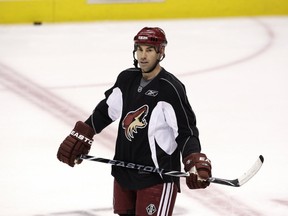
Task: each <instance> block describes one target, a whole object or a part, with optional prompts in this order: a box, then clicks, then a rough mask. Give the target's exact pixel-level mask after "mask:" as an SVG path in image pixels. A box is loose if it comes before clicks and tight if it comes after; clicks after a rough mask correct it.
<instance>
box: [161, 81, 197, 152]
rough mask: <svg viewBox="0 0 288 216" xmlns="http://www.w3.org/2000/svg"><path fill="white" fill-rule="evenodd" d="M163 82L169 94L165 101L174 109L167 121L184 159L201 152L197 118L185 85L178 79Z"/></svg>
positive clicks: (166, 95)
mask: <svg viewBox="0 0 288 216" xmlns="http://www.w3.org/2000/svg"><path fill="white" fill-rule="evenodd" d="M162 81H164V82H165V83H166V84H165V89H166V91H167V93H166V94H165V101H167V102H168V103H169V104H170V105H171V106H172V108H173V115H169V116H167V120H166V121H167V124H168V125H170V126H171V128H172V130H173V132H174V134H175V140H176V142H177V145H178V149H179V150H180V152H181V153H182V157H183V158H184V157H186V156H187V155H189V154H191V153H194V152H200V151H201V145H200V141H199V131H198V128H197V126H196V116H195V114H194V112H193V110H192V108H191V106H190V103H189V101H188V98H187V95H186V90H185V87H184V85H183V84H182V83H181V82H180V81H178V80H177V79H176V78H175V79H170V80H169V79H162ZM168 112H169V111H167V113H168ZM170 112H171V110H170ZM164 113H165V112H164ZM171 116H174V118H175V119H171ZM175 122H176V124H175Z"/></svg>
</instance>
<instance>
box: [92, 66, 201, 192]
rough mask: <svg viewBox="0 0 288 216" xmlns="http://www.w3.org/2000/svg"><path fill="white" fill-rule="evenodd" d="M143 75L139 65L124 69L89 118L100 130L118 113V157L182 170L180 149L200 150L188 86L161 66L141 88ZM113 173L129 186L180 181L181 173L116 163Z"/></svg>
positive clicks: (118, 158) (130, 187)
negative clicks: (159, 70)
mask: <svg viewBox="0 0 288 216" xmlns="http://www.w3.org/2000/svg"><path fill="white" fill-rule="evenodd" d="M141 78H142V74H141V71H140V69H136V68H131V69H127V70H125V71H123V72H121V73H120V74H119V76H118V78H117V81H116V83H115V84H114V86H113V87H112V88H110V89H109V90H108V91H106V92H105V99H104V100H102V101H101V102H100V103H99V104H98V105H97V106H96V108H95V110H94V112H93V114H92V115H91V116H90V117H89V119H88V120H87V121H86V123H87V124H89V125H90V126H92V127H93V128H94V130H95V131H96V132H97V133H100V132H101V130H102V129H104V128H105V127H106V126H107V125H109V124H110V123H111V122H113V121H115V120H117V119H119V118H120V121H119V127H118V135H117V140H116V148H115V156H114V159H115V160H122V161H126V162H131V163H135V164H143V165H148V166H155V167H157V168H162V169H165V170H179V171H180V169H181V163H180V162H181V154H182V157H183V158H184V157H185V156H187V155H188V154H190V153H193V152H200V150H201V147H200V142H199V139H198V129H197V127H196V118H195V115H194V112H193V111H192V108H191V106H190V104H189V102H188V99H187V96H186V91H185V87H184V85H183V84H182V83H181V82H180V81H179V80H178V79H177V78H176V77H175V76H174V75H172V74H171V73H169V72H167V71H166V70H165V69H163V68H162V70H161V72H160V73H159V74H158V75H157V76H156V77H155V78H154V79H153V80H152V81H151V82H150V83H149V84H148V85H146V86H145V87H143V89H142V87H141V88H140V89H139V85H140V81H141ZM112 175H113V176H114V177H115V179H116V180H117V181H118V182H119V183H120V184H121V185H122V186H123V187H125V188H128V189H131V190H137V189H141V188H145V187H149V186H152V185H155V184H158V183H163V182H175V183H177V184H178V185H179V178H175V177H170V176H164V175H163V176H161V175H159V174H156V173H146V172H140V171H138V170H132V169H127V168H123V167H118V166H112Z"/></svg>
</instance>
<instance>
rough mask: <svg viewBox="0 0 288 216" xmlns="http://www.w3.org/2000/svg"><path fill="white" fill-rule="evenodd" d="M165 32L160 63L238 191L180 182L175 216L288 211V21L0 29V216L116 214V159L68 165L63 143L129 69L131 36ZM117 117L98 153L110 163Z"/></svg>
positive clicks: (218, 171) (218, 173) (217, 172)
mask: <svg viewBox="0 0 288 216" xmlns="http://www.w3.org/2000/svg"><path fill="white" fill-rule="evenodd" d="M144 26H159V27H162V28H163V29H164V30H165V32H166V34H167V38H168V46H167V49H166V58H165V59H164V61H163V62H162V66H163V67H164V68H165V69H166V70H168V71H170V72H172V73H174V74H175V75H176V76H178V77H179V79H180V80H182V81H183V83H184V84H185V85H186V89H187V93H188V96H189V99H190V103H191V105H192V107H193V109H194V111H195V113H196V116H197V120H198V128H199V130H200V139H201V143H202V148H203V152H204V153H206V154H207V155H208V156H209V158H210V159H211V161H212V165H213V176H215V177H221V178H222V177H223V178H236V177H238V176H240V175H241V174H243V172H245V171H246V170H247V169H248V168H249V167H250V166H251V165H252V164H253V163H254V161H255V160H256V158H257V157H258V156H259V155H260V154H263V156H264V157H265V162H264V165H263V167H262V169H261V170H260V171H259V173H258V174H257V175H256V176H255V177H254V178H253V179H251V181H249V182H248V183H247V184H246V185H244V186H243V187H241V188H232V187H227V186H221V185H215V184H214V185H211V186H210V187H209V188H208V189H206V190H197V191H192V190H188V189H187V188H186V185H185V183H184V181H183V182H182V193H181V194H179V195H178V197H177V201H176V207H175V211H174V215H197V216H211V215H213V216H220V215H221V216H226V215H227V216H271V215H273V216H276V215H277V216H284V215H287V212H288V186H287V185H288V184H287V182H286V180H287V177H288V174H287V170H288V169H287V168H288V157H287V150H288V147H287V144H288V138H287V132H288V131H287V123H288V82H287V81H288V17H257V18H250V17H244V18H233V19H232V18H230V19H187V20H166V21H163V20H162V21H137V22H136V21H135V22H133V21H131V22H130V21H129V22H95V23H71V24H44V25H41V26H33V25H0V100H1V108H0V109H1V112H0V115H1V121H0V130H1V143H0V152H1V157H0V215H1V216H52V215H70V216H75V215H77V216H78V215H79V216H84V215H87V216H88V215H94V216H95V215H101V216H104V215H112V181H113V178H112V177H111V175H110V167H109V165H105V164H99V163H92V162H86V161H85V162H83V163H82V164H81V165H79V166H77V167H75V168H70V167H68V166H67V165H65V164H63V163H60V162H59V161H58V160H57V159H56V152H57V149H58V147H59V145H60V143H61V141H62V140H63V139H64V138H65V137H66V136H67V135H68V134H69V132H70V131H71V129H72V128H73V127H74V124H75V122H76V121H78V120H85V119H86V118H87V117H88V116H89V115H90V113H91V112H92V110H93V109H94V107H95V105H96V104H97V103H98V102H99V100H100V99H102V98H103V96H104V91H105V90H106V89H108V88H109V87H110V86H111V85H112V84H113V83H114V81H115V79H116V76H117V75H118V73H119V72H120V71H122V70H124V69H126V68H128V67H132V49H133V36H134V35H135V34H136V33H137V32H138V31H139V30H140V29H141V28H142V27H144ZM116 128H117V123H114V124H112V125H110V126H109V127H108V128H106V129H105V130H104V131H103V132H102V133H101V134H99V135H97V136H95V141H94V144H93V147H92V149H91V152H90V154H92V155H95V156H99V157H106V158H112V157H113V150H114V144H113V143H114V140H115V136H116V132H117V130H116Z"/></svg>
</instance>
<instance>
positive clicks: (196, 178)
mask: <svg viewBox="0 0 288 216" xmlns="http://www.w3.org/2000/svg"><path fill="white" fill-rule="evenodd" d="M183 163H184V169H185V171H186V172H189V173H190V176H188V177H186V184H187V186H188V187H189V188H190V189H199V188H206V187H207V186H209V184H210V182H209V181H208V179H209V177H211V162H210V160H209V159H208V158H207V157H206V155H205V154H203V153H192V154H190V155H188V156H187V157H185V158H184V159H183Z"/></svg>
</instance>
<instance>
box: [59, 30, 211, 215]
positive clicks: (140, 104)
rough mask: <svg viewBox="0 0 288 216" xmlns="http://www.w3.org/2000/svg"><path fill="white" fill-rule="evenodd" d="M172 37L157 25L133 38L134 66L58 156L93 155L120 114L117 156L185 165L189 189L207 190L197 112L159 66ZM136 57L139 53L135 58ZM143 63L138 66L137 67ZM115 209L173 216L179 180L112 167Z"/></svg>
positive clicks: (71, 161)
mask: <svg viewBox="0 0 288 216" xmlns="http://www.w3.org/2000/svg"><path fill="white" fill-rule="evenodd" d="M166 45H167V40H166V36H165V33H164V31H163V30H162V29H160V28H158V27H153V28H150V27H145V28H143V29H142V30H140V31H139V32H138V34H137V35H136V36H135V37H134V51H133V58H134V66H135V68H130V69H127V70H124V71H123V72H121V73H120V74H119V76H118V78H117V80H116V82H115V84H114V86H113V87H112V88H110V89H109V90H107V91H106V92H105V99H103V100H102V101H101V102H100V103H99V104H98V105H97V106H96V108H95V109H94V111H93V113H92V115H91V116H90V117H89V118H88V119H87V120H86V121H85V122H82V121H78V122H77V123H76V125H75V127H74V129H73V130H72V132H71V133H70V135H69V136H67V137H66V139H65V140H64V141H63V143H62V144H61V145H60V147H59V150H58V153H57V157H58V159H59V160H60V161H62V162H64V163H66V164H68V165H69V166H71V167H73V166H74V165H75V163H77V162H78V163H81V160H78V161H77V158H78V157H79V156H80V155H81V154H88V152H89V150H90V147H91V144H92V141H93V137H94V135H95V134H97V133H100V132H101V131H102V130H103V129H104V128H105V127H106V126H108V125H109V124H110V123H112V122H113V121H115V120H116V119H119V118H120V122H119V127H118V135H117V140H116V148H115V155H114V159H115V160H122V161H127V162H132V163H135V164H145V165H148V166H155V167H157V168H163V169H165V170H179V171H180V169H181V158H182V162H183V164H184V169H185V171H189V172H190V176H188V177H186V183H187V186H188V187H189V188H190V189H198V188H206V187H207V186H208V185H209V181H208V178H209V177H211V163H210V160H209V159H208V158H207V157H206V155H205V154H204V153H200V152H201V146H200V142H199V138H198V129H197V127H196V119H195V115H194V112H193V110H192V108H191V106H190V104H189V102H188V98H187V96H186V91H185V87H184V85H183V84H182V83H181V82H180V81H179V80H178V79H177V78H176V77H175V76H174V75H173V74H171V73H169V72H167V71H166V70H165V69H164V68H163V67H161V66H160V62H161V61H162V60H163V59H164V57H165V47H166ZM135 55H136V56H135ZM138 65H139V67H138ZM112 175H113V177H114V197H113V200H114V204H113V205H114V213H115V214H119V215H122V216H125V215H127V216H128V215H137V216H144V215H161V216H170V215H172V212H173V208H174V204H175V199H176V195H177V192H179V191H180V184H179V178H177V177H171V176H165V175H160V174H158V173H157V174H156V173H148V172H143V171H141V172H140V171H138V170H132V169H127V168H123V167H119V166H112Z"/></svg>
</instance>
